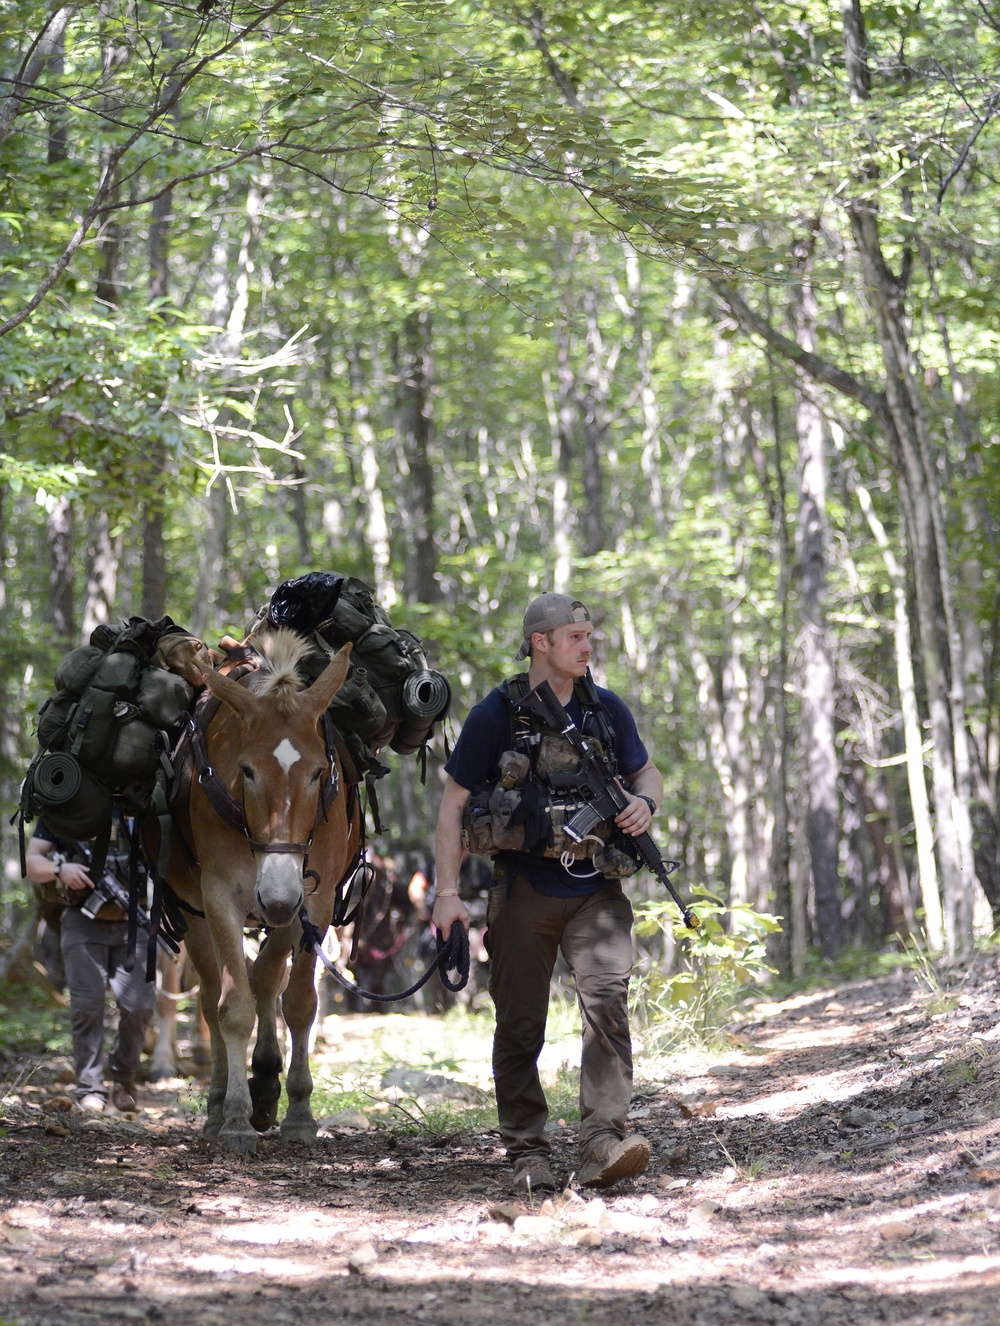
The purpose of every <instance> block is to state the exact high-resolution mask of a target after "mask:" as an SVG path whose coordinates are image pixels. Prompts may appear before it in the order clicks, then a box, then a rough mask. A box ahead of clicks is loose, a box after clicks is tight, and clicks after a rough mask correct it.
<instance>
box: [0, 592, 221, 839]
mask: <svg viewBox="0 0 1000 1326" xmlns="http://www.w3.org/2000/svg"><path fill="white" fill-rule="evenodd" d="M181 640H184V641H192V642H193V643H195V644H200V642H197V641H195V640H194V637H193V636H190V635H189V634H188V632H186V631H184V630H183V628H182V627H179V626H177V625H175V624H174V622H173V621H172V620H171V619H170V618H169V617H162V618H160V619H159V620H158V621H156V622H151V621H149V620H147V619H146V618H144V617H132V618H130V619H129V620H128V621H127V622H123V623H121V625H120V626H119V627H118V628H117V629H115V628H112V627H109V626H99V627H98V628H97V629H96V630H95V631H94V632H93V634H92V635H91V637H90V643H89V644H86V645H82V646H81V647H80V648H79V649H74V650H73V651H72V652H71V653H69V654H67V655H66V656H65V657H64V658H63V659H62V661H61V662H60V664H59V666H58V668H57V669H56V674H55V683H56V690H55V692H54V694H53V695H51V696H50V697H49V699H48V700H46V702H45V704H43V705H42V708H41V709H40V711H39V715H38V745H39V751H38V753H37V755H36V756H35V758H34V759H33V760H32V762H31V764H30V766H29V768H28V772H27V774H26V775H25V778H24V782H23V783H22V785H21V798H20V808H19V815H20V823H19V833H20V837H21V840H22V845H23V838H24V823H25V821H27V820H31V819H34V818H35V817H36V816H37V817H39V818H41V819H44V821H45V824H46V827H47V828H48V829H50V830H51V831H52V832H53V833H54V834H57V835H58V836H59V837H60V838H67V839H71V840H73V841H86V840H88V839H92V838H96V839H98V840H99V841H100V840H101V839H102V838H103V836H104V835H105V834H106V833H108V832H109V831H110V826H111V815H112V810H113V809H114V808H116V807H117V808H118V809H120V810H123V811H124V812H125V813H126V814H136V813H138V812H141V811H145V810H147V809H148V808H149V807H150V805H151V804H152V801H153V797H154V791H155V788H156V786H157V783H158V782H160V783H163V782H164V781H165V780H167V779H168V778H169V776H170V761H169V758H168V757H169V751H170V747H171V745H172V741H173V736H174V734H175V733H176V730H177V729H178V728H179V726H180V724H181V723H182V722H183V720H184V718H185V715H186V714H187V713H188V711H189V709H190V706H191V702H192V700H193V698H194V688H193V687H192V686H191V685H190V684H189V683H188V682H187V681H186V680H185V679H184V678H183V677H182V676H180V675H178V674H177V673H176V672H174V671H171V670H170V662H169V659H170V653H171V648H172V647H174V646H176V644H177V643H178V642H179V641H181ZM22 864H23V862H22Z"/></svg>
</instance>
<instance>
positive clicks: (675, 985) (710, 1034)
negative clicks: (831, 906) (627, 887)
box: [631, 887, 781, 1048]
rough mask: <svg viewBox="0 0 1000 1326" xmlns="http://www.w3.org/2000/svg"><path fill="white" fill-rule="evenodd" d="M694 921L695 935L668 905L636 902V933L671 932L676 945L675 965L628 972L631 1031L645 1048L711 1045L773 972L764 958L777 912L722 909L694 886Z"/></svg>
mask: <svg viewBox="0 0 1000 1326" xmlns="http://www.w3.org/2000/svg"><path fill="white" fill-rule="evenodd" d="M691 892H692V896H693V897H694V899H695V901H694V902H693V903H692V910H693V911H694V913H695V915H696V916H697V917H698V920H699V927H698V929H697V930H696V931H694V932H693V933H692V932H691V931H690V930H688V929H687V928H686V926H685V925H684V922H683V921H682V920H681V918H680V916H679V914H678V912H677V908H676V907H675V906H674V905H673V903H671V902H669V901H666V900H663V899H655V900H652V901H648V902H640V903H638V904H636V905H635V914H636V920H635V929H636V934H637V936H639V937H641V938H643V939H646V940H648V939H650V938H651V937H653V936H657V935H659V936H661V937H669V939H670V941H671V942H672V944H674V945H676V946H677V949H678V953H679V959H680V960H679V962H678V963H677V969H676V970H675V971H672V972H669V973H667V972H663V971H659V970H656V969H655V968H651V969H650V970H647V971H644V972H641V973H640V974H639V975H637V976H634V977H633V981H632V991H631V1011H632V1017H633V1019H634V1022H635V1026H636V1028H637V1030H639V1031H640V1032H641V1033H643V1034H644V1039H645V1040H646V1041H647V1042H648V1043H649V1044H651V1045H657V1046H659V1047H661V1048H663V1047H666V1046H667V1045H670V1044H672V1043H675V1042H681V1043H684V1042H689V1043H694V1044H710V1043H711V1042H713V1041H714V1040H716V1039H719V1038H720V1036H721V1033H722V1031H723V1028H724V1026H725V1023H726V1020H727V1019H728V1017H729V1015H730V1013H731V1012H732V1010H733V1008H734V1007H735V1005H736V1003H737V1002H738V1000H739V999H740V998H741V997H742V996H743V995H745V994H746V992H747V989H748V988H749V987H750V986H752V985H754V984H755V983H757V982H760V981H762V980H765V979H766V978H767V977H768V975H770V974H772V973H773V970H774V969H773V968H772V967H770V966H768V963H767V960H766V957H767V955H766V949H767V936H768V935H771V934H774V933H775V932H776V931H778V930H780V928H781V922H780V918H779V917H775V916H771V915H770V914H769V913H767V912H759V911H756V910H755V909H754V908H753V907H749V906H747V905H746V904H743V903H738V904H735V905H733V906H729V907H727V906H726V904H725V903H724V902H722V900H721V899H719V898H718V897H716V896H715V895H714V894H712V893H711V892H709V890H708V889H705V888H702V887H696V888H694V889H692V891H691Z"/></svg>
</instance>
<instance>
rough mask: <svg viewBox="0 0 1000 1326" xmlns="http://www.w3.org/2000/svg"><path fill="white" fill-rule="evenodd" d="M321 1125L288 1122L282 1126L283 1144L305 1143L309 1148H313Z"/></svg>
mask: <svg viewBox="0 0 1000 1326" xmlns="http://www.w3.org/2000/svg"><path fill="white" fill-rule="evenodd" d="M318 1127H319V1125H318V1124H315V1123H312V1124H309V1123H293V1124H289V1123H288V1122H287V1121H286V1122H285V1123H283V1124H282V1125H281V1140H282V1141H283V1142H305V1144H306V1145H307V1146H312V1145H313V1143H314V1142H315V1141H316V1131H317V1129H318Z"/></svg>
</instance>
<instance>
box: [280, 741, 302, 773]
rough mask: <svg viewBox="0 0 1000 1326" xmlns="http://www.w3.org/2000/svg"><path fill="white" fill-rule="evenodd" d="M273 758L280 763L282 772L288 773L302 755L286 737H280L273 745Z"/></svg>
mask: <svg viewBox="0 0 1000 1326" xmlns="http://www.w3.org/2000/svg"><path fill="white" fill-rule="evenodd" d="M274 758H275V759H276V760H277V761H278V763H279V764H280V765H281V770H282V773H288V771H289V769H290V768H291V767H292V765H293V764H294V763H295V761H296V760H301V759H302V756H301V755H300V754H299V752H298V751H297V750H296V749H295V747H294V746H293V745H292V743H291V742H290V741H289V740H288V738H287V737H282V738H281V741H280V742H279V743H278V745H277V746H276V747H275V751H274Z"/></svg>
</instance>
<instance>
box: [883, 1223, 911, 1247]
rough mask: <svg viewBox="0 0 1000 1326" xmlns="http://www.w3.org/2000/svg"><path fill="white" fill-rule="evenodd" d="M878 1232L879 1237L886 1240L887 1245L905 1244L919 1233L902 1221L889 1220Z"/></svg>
mask: <svg viewBox="0 0 1000 1326" xmlns="http://www.w3.org/2000/svg"><path fill="white" fill-rule="evenodd" d="M878 1232H879V1237H880V1238H883V1239H885V1241H886V1243H904V1242H905V1241H906V1240H907V1239H910V1238H912V1237H913V1235H914V1234H915V1233H916V1232H917V1231H916V1230H915V1229H914V1228H913V1226H912V1225H908V1224H905V1223H904V1222H903V1221H902V1220H887V1221H886V1223H885V1224H884V1225H879V1227H878Z"/></svg>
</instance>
